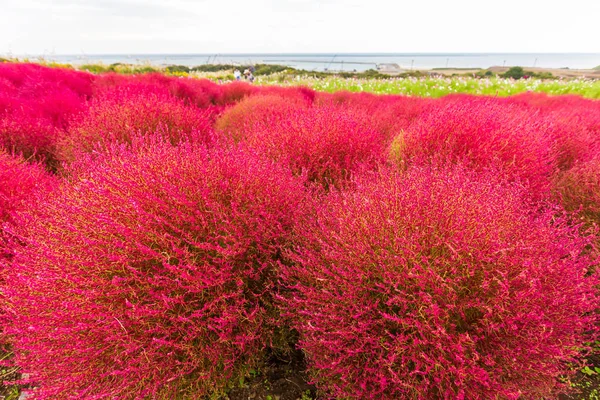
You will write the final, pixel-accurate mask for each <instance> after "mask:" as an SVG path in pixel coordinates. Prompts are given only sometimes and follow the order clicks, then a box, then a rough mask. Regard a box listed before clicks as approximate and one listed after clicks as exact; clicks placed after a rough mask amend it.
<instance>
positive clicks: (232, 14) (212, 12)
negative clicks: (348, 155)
mask: <svg viewBox="0 0 600 400" xmlns="http://www.w3.org/2000/svg"><path fill="white" fill-rule="evenodd" d="M553 4H556V3H554V2H550V1H547V0H543V1H542V0H499V1H485V0H428V1H427V0H421V1H418V0H410V1H401V0H253V1H238V0H230V1H224V0H219V1H214V0H0V54H14V55H24V54H28V55H40V54H47V55H51V54H56V55H61V54H88V55H89V54H136V53H138V54H139V53H146V54H147V53H152V54H153V53H156V54H160V53H240V52H242V53H257V52H261V53H265V52H266V53H282V52H283V53H294V52H304V53H311V52H332V53H343V52H397V53H401V52H591V53H600V32H599V31H598V21H599V18H600V0H569V1H560V2H558V4H559V5H558V6H555V5H553Z"/></svg>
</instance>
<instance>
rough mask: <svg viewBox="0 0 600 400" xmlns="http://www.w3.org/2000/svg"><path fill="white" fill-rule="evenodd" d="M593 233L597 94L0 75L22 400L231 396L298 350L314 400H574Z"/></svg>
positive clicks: (2, 228)
mask: <svg viewBox="0 0 600 400" xmlns="http://www.w3.org/2000/svg"><path fill="white" fill-rule="evenodd" d="M599 222H600V102H599V101H596V100H591V99H585V98H583V97H580V96H575V95H569V96H549V95H547V94H540V93H525V94H521V95H516V96H510V97H485V96H473V95H465V94H456V95H450V96H444V97H441V98H436V99H433V98H422V97H406V96H400V95H381V96H378V95H374V94H368V93H350V92H335V93H326V92H317V91H314V90H312V89H309V88H306V87H289V88H284V87H278V86H253V85H249V84H246V83H243V82H234V83H229V84H222V85H219V84H216V83H213V82H210V81H208V80H198V79H190V78H178V77H167V76H164V75H159V74H148V75H134V76H125V75H116V74H101V75H92V74H88V73H84V72H77V71H72V70H67V69H57V68H54V69H52V68H47V67H42V66H39V65H33V64H17V63H5V64H0V267H1V268H0V270H1V279H0V293H1V296H0V299H1V300H0V317H1V321H2V322H1V325H0V328H1V329H0V344H1V345H2V348H3V351H4V355H3V358H4V361H3V365H4V366H3V367H2V368H3V371H5V373H6V371H10V372H11V374H10V377H9V378H4V381H5V382H4V383H5V385H7V386H6V388H5V389H6V391H7V392H6V393H8V392H9V391H10V390H13V393H14V390H17V389H15V388H20V389H19V390H25V391H27V392H28V393H29V395H30V396H31V397H29V398H30V399H56V400H63V399H159V400H161V399H164V400H166V399H202V398H207V399H208V398H227V397H226V396H227V395H228V393H229V391H230V390H232V388H235V387H236V386H239V385H240V383H241V382H243V380H244V379H246V378H248V377H250V376H254V375H256V374H257V371H258V373H260V371H261V370H262V369H263V368H264V367H265V365H266V364H267V363H268V362H269V360H270V359H273V355H278V354H279V355H286V354H290V353H292V352H299V353H300V354H301V355H302V359H303V366H304V367H303V368H304V369H305V371H301V372H302V373H303V374H304V373H305V374H306V377H307V380H308V381H309V382H310V383H311V384H312V385H314V387H315V388H316V396H317V398H319V399H372V400H375V399H385V400H387V399H389V400H391V399H411V400H412V399H415V400H416V399H542V398H544V399H552V398H557V397H558V396H559V395H561V394H563V393H569V392H572V391H573V390H576V389H577V388H576V385H574V384H572V382H573V379H576V377H577V373H578V371H581V369H582V368H583V367H585V366H587V371H591V372H592V373H594V370H593V369H590V366H589V362H590V361H589V360H590V359H594V357H596V358H597V356H598V352H599V350H598V349H597V346H596V345H595V344H594V343H597V340H598V339H600V338H599V337H598V336H599V333H600V330H599V328H598V327H599V326H600V318H599V317H600V316H599V315H598V309H599V306H600V292H598V287H599V284H600V282H599V279H598V273H597V268H596V266H597V265H598V262H599V261H600V260H599V258H598V257H599V254H598V244H600V237H599V236H598V235H599V232H598V229H597V224H598V223H599ZM579 375H581V373H580V372H579ZM9 385H14V386H12V389H11V388H10V386H9Z"/></svg>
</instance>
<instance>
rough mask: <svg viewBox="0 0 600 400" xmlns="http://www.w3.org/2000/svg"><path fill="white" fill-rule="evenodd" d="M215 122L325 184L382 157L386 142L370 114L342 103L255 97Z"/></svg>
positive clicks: (249, 143) (373, 164)
mask: <svg viewBox="0 0 600 400" xmlns="http://www.w3.org/2000/svg"><path fill="white" fill-rule="evenodd" d="M217 126H218V127H219V128H220V129H221V130H223V131H225V132H226V133H227V134H228V135H229V136H231V137H233V138H234V139H235V140H238V141H242V142H244V143H246V144H247V145H249V146H250V147H252V148H254V149H256V150H257V151H259V152H261V153H264V154H266V155H268V156H269V157H271V158H273V159H275V160H277V161H279V162H282V163H285V164H287V165H289V166H290V168H291V169H292V171H294V173H296V174H301V173H306V174H307V176H308V178H309V180H310V181H314V182H318V183H320V184H322V185H324V186H325V187H327V186H329V185H334V186H335V185H340V184H343V182H344V181H345V180H346V179H347V178H348V177H349V176H350V175H351V174H352V172H353V171H356V170H358V169H361V168H362V167H365V166H366V167H374V166H376V165H378V164H379V163H380V162H382V160H383V158H384V148H385V141H384V139H383V137H382V135H381V134H380V133H379V132H377V131H376V130H375V129H372V128H371V127H370V126H369V118H368V116H367V115H366V114H365V113H363V112H360V111H357V110H351V109H350V110H349V109H345V108H343V107H341V106H334V105H325V106H315V107H309V106H307V105H306V104H305V103H304V102H298V101H297V102H292V101H290V100H289V99H284V98H281V97H277V96H257V97H251V98H249V99H247V100H245V101H242V102H240V103H239V104H238V105H236V106H235V107H233V108H231V109H230V110H228V111H227V112H225V113H224V114H223V116H222V117H221V119H220V120H219V121H218V122H217Z"/></svg>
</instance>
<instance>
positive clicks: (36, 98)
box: [0, 63, 93, 169]
mask: <svg viewBox="0 0 600 400" xmlns="http://www.w3.org/2000/svg"><path fill="white" fill-rule="evenodd" d="M92 79H93V76H92V75H90V74H85V73H81V72H76V71H72V70H65V69H54V68H46V67H41V66H39V65H33V64H15V63H2V64H0V147H3V148H4V149H5V150H8V151H9V152H11V153H13V154H18V155H22V156H23V157H25V158H26V159H35V160H38V161H43V162H44V163H46V166H47V167H48V168H49V169H55V168H56V167H57V165H58V160H57V154H56V153H57V142H58V140H59V138H60V136H61V135H62V133H63V132H64V130H65V129H67V127H68V124H69V121H70V119H71V118H72V116H73V115H75V114H77V113H79V112H81V111H82V110H83V109H84V108H85V106H84V104H85V101H86V100H87V99H88V98H89V97H90V96H91V94H92Z"/></svg>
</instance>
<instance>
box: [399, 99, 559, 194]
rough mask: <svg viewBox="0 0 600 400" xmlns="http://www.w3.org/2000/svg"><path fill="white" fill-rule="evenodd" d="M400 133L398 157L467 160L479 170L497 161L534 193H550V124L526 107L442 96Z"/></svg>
mask: <svg viewBox="0 0 600 400" xmlns="http://www.w3.org/2000/svg"><path fill="white" fill-rule="evenodd" d="M438 101H441V102H442V103H441V104H438V105H437V107H433V108H432V109H430V110H429V112H428V113H427V114H425V115H423V116H422V118H419V119H418V120H417V121H416V122H414V123H413V124H411V126H410V127H409V128H408V129H407V130H406V131H405V132H403V133H401V134H400V135H399V136H398V137H397V138H396V143H395V148H393V150H394V161H396V162H398V163H400V164H402V165H406V164H411V163H423V162H429V161H430V160H444V161H449V162H457V161H458V162H465V163H468V164H469V166H470V167H472V168H474V169H478V170H482V169H486V168H489V167H499V168H501V169H502V170H503V173H504V174H505V175H506V176H507V177H508V179H510V180H513V181H520V182H522V183H527V184H528V186H529V188H530V191H531V195H532V197H533V198H535V199H544V198H547V197H548V196H549V190H550V182H551V179H552V175H553V174H554V172H555V170H556V168H557V161H556V154H555V152H553V141H552V138H551V137H550V135H549V134H548V132H549V131H550V130H551V126H549V125H548V124H547V121H546V120H544V119H540V118H537V116H536V114H535V113H533V112H532V111H530V110H528V109H524V108H521V107H516V106H512V105H510V104H503V103H502V102H501V101H498V100H496V99H491V98H478V97H474V96H453V97H448V98H445V99H442V100H438Z"/></svg>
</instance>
